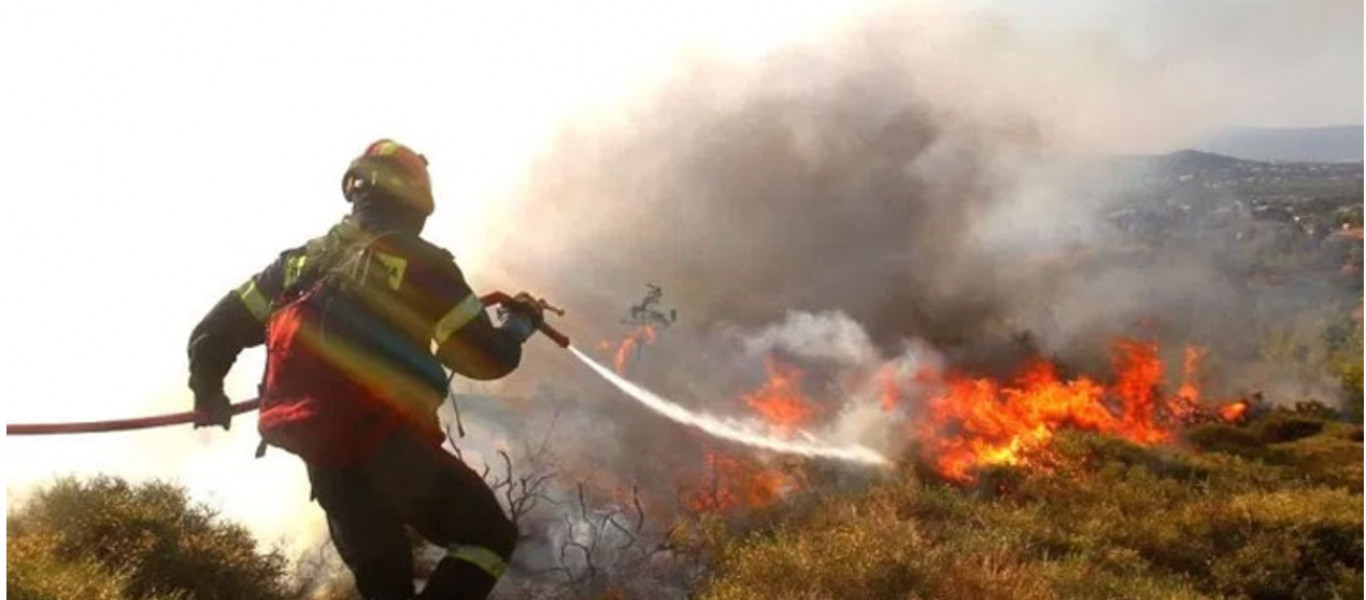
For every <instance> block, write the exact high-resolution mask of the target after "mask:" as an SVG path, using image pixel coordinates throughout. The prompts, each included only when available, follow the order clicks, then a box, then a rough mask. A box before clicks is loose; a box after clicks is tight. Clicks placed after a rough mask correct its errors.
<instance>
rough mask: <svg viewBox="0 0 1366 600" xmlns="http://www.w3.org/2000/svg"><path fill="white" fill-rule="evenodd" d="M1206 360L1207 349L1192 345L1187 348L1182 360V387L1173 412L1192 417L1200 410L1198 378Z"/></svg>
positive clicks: (1174, 401)
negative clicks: (1202, 364) (1201, 366)
mask: <svg viewBox="0 0 1366 600" xmlns="http://www.w3.org/2000/svg"><path fill="white" fill-rule="evenodd" d="M1204 360H1205V350H1204V349H1203V348H1197V347H1194V346H1190V347H1187V348H1186V352H1185V355H1184V356H1183V359H1182V361H1181V372H1182V378H1181V387H1180V388H1178V389H1177V391H1176V398H1174V399H1173V403H1172V407H1171V410H1172V413H1173V415H1174V416H1176V417H1178V418H1181V419H1190V418H1192V417H1194V416H1195V414H1196V413H1197V412H1198V411H1199V410H1200V386H1199V383H1198V378H1199V374H1200V364H1201V363H1202V362H1203V361H1204Z"/></svg>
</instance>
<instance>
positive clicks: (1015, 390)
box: [918, 340, 1200, 483]
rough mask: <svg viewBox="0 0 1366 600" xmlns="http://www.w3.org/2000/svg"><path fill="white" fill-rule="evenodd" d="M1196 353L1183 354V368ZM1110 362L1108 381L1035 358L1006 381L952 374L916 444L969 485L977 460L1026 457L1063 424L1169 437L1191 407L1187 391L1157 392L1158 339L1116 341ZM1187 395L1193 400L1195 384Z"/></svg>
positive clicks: (1141, 439) (1143, 440)
mask: <svg viewBox="0 0 1366 600" xmlns="http://www.w3.org/2000/svg"><path fill="white" fill-rule="evenodd" d="M1199 356H1200V354H1199V353H1198V352H1197V353H1191V352H1188V353H1187V359H1188V360H1187V366H1188V370H1190V369H1193V367H1194V365H1195V364H1196V363H1197V362H1198V360H1199V358H1198V357H1199ZM1192 357H1194V358H1192ZM1113 364H1114V369H1115V380H1114V382H1113V383H1111V384H1110V385H1109V386H1108V387H1107V386H1105V385H1102V384H1100V383H1097V382H1096V381H1094V380H1092V379H1089V378H1087V377H1077V378H1075V379H1070V380H1064V379H1062V378H1061V377H1059V375H1058V372H1057V368H1056V367H1055V366H1054V365H1052V364H1051V363H1048V362H1045V361H1041V360H1040V361H1035V362H1033V363H1031V364H1029V365H1028V366H1027V367H1026V369H1025V370H1024V372H1023V374H1021V375H1020V376H1019V377H1017V378H1016V380H1015V381H1013V382H1010V383H1006V384H1002V383H998V382H996V381H993V380H991V379H988V378H971V377H966V376H962V375H954V374H951V375H949V377H948V378H947V381H946V383H945V386H946V389H945V390H944V391H943V392H941V393H940V394H938V395H936V396H935V397H933V398H931V399H930V401H929V404H928V408H929V415H928V418H927V419H926V420H925V421H923V422H922V423H921V424H920V426H919V428H918V431H919V436H920V439H921V441H922V444H923V445H922V450H923V452H924V454H925V456H926V458H927V459H928V460H929V462H931V463H932V465H933V467H934V468H935V469H936V470H937V471H938V472H939V473H940V474H941V475H943V476H944V477H946V478H948V479H950V480H953V481H958V482H962V483H967V482H971V481H973V480H974V478H975V473H976V471H977V470H978V469H979V468H980V467H982V466H985V465H997V464H1007V465H1009V464H1020V463H1022V462H1025V461H1027V458H1026V457H1027V456H1028V454H1029V452H1028V451H1029V450H1031V449H1035V448H1041V447H1044V446H1046V444H1047V442H1048V441H1049V440H1050V439H1051V438H1052V437H1053V435H1054V433H1055V432H1056V431H1057V430H1059V429H1061V428H1073V429H1080V430H1086V431H1095V432H1100V433H1108V434H1113V435H1118V436H1120V437H1123V438H1125V439H1128V440H1130V441H1133V442H1136V443H1139V444H1144V445H1152V444H1158V443H1162V442H1166V441H1169V440H1171V439H1172V432H1171V428H1172V426H1173V425H1174V424H1175V420H1176V419H1180V418H1183V417H1184V415H1186V414H1188V411H1189V410H1190V406H1191V405H1189V404H1188V400H1189V397H1176V398H1162V397H1161V394H1160V384H1161V382H1162V362H1161V360H1160V359H1159V358H1158V355H1157V346H1156V344H1150V343H1145V342H1138V341H1134V340H1119V341H1118V342H1116V343H1115V345H1114V355H1113ZM1190 379H1191V378H1190V377H1188V378H1187V383H1188V384H1190V385H1191V386H1192V390H1194V388H1193V386H1194V384H1193V382H1191V381H1190ZM1183 387H1184V386H1183ZM1190 397H1195V398H1198V397H1199V395H1198V390H1194V391H1193V393H1192V394H1191V396H1190Z"/></svg>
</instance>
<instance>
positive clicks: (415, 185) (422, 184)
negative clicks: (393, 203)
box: [342, 139, 436, 216]
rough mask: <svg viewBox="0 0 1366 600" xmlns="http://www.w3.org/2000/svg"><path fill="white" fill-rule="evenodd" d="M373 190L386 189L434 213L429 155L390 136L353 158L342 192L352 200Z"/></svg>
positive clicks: (425, 211) (390, 193)
mask: <svg viewBox="0 0 1366 600" xmlns="http://www.w3.org/2000/svg"><path fill="white" fill-rule="evenodd" d="M371 189H379V190H382V191H383V192H384V193H385V195H386V196H388V197H391V198H394V199H397V200H399V201H401V202H403V203H404V204H406V205H408V206H409V207H411V208H413V209H415V210H417V211H418V212H420V213H422V215H423V216H426V215H430V214H432V211H433V210H435V208H436V205H435V203H434V202H433V200H432V180H431V178H430V177H429V176H428V175H427V157H425V156H423V155H421V154H418V153H416V152H413V151H412V149H410V148H408V147H407V146H404V145H403V144H400V143H398V142H395V141H393V140H389V139H383V140H379V141H377V142H375V143H373V144H370V146H369V147H367V148H366V149H365V153H364V154H361V155H360V157H359V158H357V159H356V160H353V161H351V166H350V167H349V168H347V169H346V175H345V176H343V177H342V193H343V194H344V195H345V196H346V200H347V201H348V202H354V201H355V199H356V198H357V197H359V195H360V194H363V193H369V191H370V190H371Z"/></svg>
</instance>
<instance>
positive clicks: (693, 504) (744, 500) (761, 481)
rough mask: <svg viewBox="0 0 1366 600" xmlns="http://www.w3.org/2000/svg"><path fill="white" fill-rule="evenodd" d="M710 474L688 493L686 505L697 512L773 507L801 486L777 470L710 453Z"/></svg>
mask: <svg viewBox="0 0 1366 600" xmlns="http://www.w3.org/2000/svg"><path fill="white" fill-rule="evenodd" d="M705 464H706V475H705V476H704V477H703V480H702V481H701V482H699V483H698V484H696V485H693V486H690V488H689V489H687V490H686V491H685V492H684V495H683V499H682V500H683V505H684V507H686V508H687V509H689V510H691V511H694V512H718V513H724V512H730V511H733V510H736V509H739V508H765V507H768V506H772V505H773V504H774V503H776V502H778V500H780V499H782V498H783V497H784V496H785V495H786V494H788V493H790V492H791V491H792V490H794V489H796V488H797V487H799V485H798V482H797V480H796V479H795V478H794V477H792V476H790V475H788V474H787V473H785V472H783V471H782V470H781V469H779V468H776V467H763V466H759V465H757V464H755V463H753V462H752V461H749V460H745V459H741V458H737V457H734V456H729V455H726V454H722V453H720V452H717V451H707V454H706V463H705Z"/></svg>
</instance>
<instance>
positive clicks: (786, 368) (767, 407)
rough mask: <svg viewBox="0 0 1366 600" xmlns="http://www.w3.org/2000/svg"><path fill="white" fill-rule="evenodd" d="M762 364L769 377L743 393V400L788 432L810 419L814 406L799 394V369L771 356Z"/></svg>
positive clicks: (774, 424)
mask: <svg viewBox="0 0 1366 600" xmlns="http://www.w3.org/2000/svg"><path fill="white" fill-rule="evenodd" d="M764 366H765V368H766V369H767V370H768V380H767V381H765V382H764V385H763V386H762V387H760V388H759V389H758V390H757V391H755V392H754V393H752V394H746V395H745V396H744V399H745V403H746V404H748V405H749V406H750V408H752V409H754V412H756V413H759V416H760V417H762V418H763V419H764V421H766V422H768V423H769V424H771V425H773V426H774V427H776V428H777V429H778V430H780V431H784V432H791V431H792V430H794V429H796V428H798V427H801V426H803V425H806V424H808V423H810V422H811V419H812V417H814V416H815V414H816V412H817V406H816V405H815V404H812V403H811V401H810V400H807V398H806V396H805V395H803V394H802V389H801V388H802V371H801V369H798V368H797V367H795V366H792V365H785V364H783V363H781V362H779V361H778V360H777V359H774V358H771V357H770V358H767V359H765V361H764Z"/></svg>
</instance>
